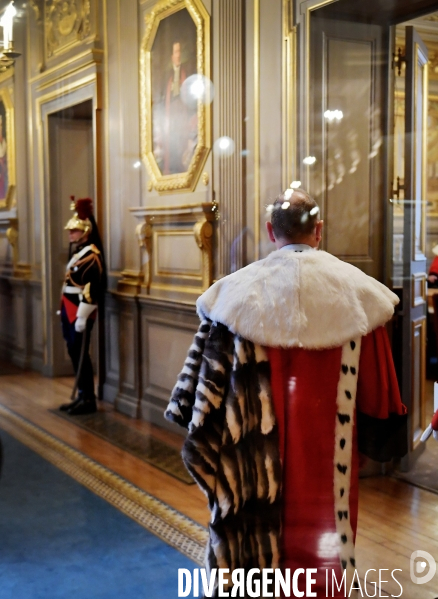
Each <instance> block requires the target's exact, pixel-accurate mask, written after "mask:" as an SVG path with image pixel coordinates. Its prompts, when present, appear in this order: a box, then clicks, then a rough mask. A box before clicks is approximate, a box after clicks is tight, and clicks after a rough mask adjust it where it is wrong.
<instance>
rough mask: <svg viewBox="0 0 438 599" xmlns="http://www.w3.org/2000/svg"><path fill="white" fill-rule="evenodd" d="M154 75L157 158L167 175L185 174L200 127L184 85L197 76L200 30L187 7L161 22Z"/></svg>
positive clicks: (154, 51)
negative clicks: (197, 40)
mask: <svg viewBox="0 0 438 599" xmlns="http://www.w3.org/2000/svg"><path fill="white" fill-rule="evenodd" d="M151 72H152V81H151V84H152V137H153V139H152V148H153V154H154V158H155V160H156V162H157V165H158V167H159V169H160V171H161V173H162V174H163V175H174V174H177V173H184V172H185V171H187V170H188V167H189V165H190V161H191V159H192V156H193V152H194V150H195V148H196V143H197V125H198V124H197V106H196V102H193V100H192V101H190V98H188V97H187V93H186V94H185V93H184V91H185V90H184V83H185V82H186V81H187V80H188V79H189V77H191V76H193V75H195V74H196V27H195V24H194V22H193V19H192V18H191V16H190V14H189V12H188V10H187V9H186V8H184V9H182V10H179V11H178V12H176V13H174V14H172V15H170V16H169V17H167V18H165V19H163V20H162V21H160V24H159V26H158V30H157V33H156V36H155V39H154V43H153V45H152V51H151ZM186 87H187V84H186Z"/></svg>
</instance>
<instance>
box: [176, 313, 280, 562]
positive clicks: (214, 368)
mask: <svg viewBox="0 0 438 599" xmlns="http://www.w3.org/2000/svg"><path fill="white" fill-rule="evenodd" d="M269 376H270V370H269V362H268V360H267V355H266V352H265V350H264V349H263V348H262V347H261V346H257V345H254V344H253V343H251V342H249V341H246V340H245V339H243V338H242V337H239V336H238V335H234V334H232V333H230V332H229V330H228V329H227V328H226V327H225V326H224V325H221V324H211V322H210V321H207V320H204V321H203V322H202V323H201V325H200V327H199V330H198V332H197V334H196V336H195V338H194V341H193V344H192V345H191V347H190V350H189V354H188V357H187V360H186V362H185V365H184V368H183V370H182V372H181V374H180V375H179V377H178V381H177V383H176V385H175V388H174V389H173V392H172V396H171V400H170V403H169V406H168V409H167V411H166V413H165V416H166V418H167V419H168V420H171V421H173V422H176V423H178V424H180V425H181V426H184V427H186V428H188V430H189V434H188V436H187V439H186V441H185V443H184V447H183V451H182V457H183V460H184V463H185V465H186V467H187V469H188V470H189V472H190V473H191V474H192V476H193V478H194V479H195V480H196V481H197V483H198V484H199V486H200V487H201V489H202V490H203V491H204V492H205V494H206V495H207V497H208V502H209V508H210V512H211V521H210V539H209V545H208V548H207V556H206V557H207V566H208V567H210V568H213V567H217V568H230V569H235V568H239V567H240V568H242V567H246V568H250V567H258V568H261V567H271V568H276V567H278V564H279V539H280V525H281V510H280V496H281V475H282V472H281V464H280V454H279V444H278V430H277V426H276V423H275V416H274V412H273V407H272V401H271V396H270V383H269Z"/></svg>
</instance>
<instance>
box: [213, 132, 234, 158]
mask: <svg viewBox="0 0 438 599" xmlns="http://www.w3.org/2000/svg"><path fill="white" fill-rule="evenodd" d="M234 147H235V144H234V141H233V140H232V139H231V137H228V136H226V135H224V136H223V137H219V138H218V139H217V140H216V141H215V142H214V144H213V151H214V152H215V153H216V154H220V155H221V156H231V155H232V154H234Z"/></svg>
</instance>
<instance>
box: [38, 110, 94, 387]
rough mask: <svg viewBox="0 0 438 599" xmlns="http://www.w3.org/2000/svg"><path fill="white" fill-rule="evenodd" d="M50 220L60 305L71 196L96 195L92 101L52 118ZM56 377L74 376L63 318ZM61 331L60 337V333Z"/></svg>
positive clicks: (56, 339)
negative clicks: (63, 334)
mask: <svg viewBox="0 0 438 599" xmlns="http://www.w3.org/2000/svg"><path fill="white" fill-rule="evenodd" d="M48 147H49V191H50V204H49V218H50V226H49V231H50V247H51V267H52V268H51V272H52V278H51V294H52V305H53V306H58V305H59V301H60V293H61V288H62V284H63V282H64V273H65V266H66V264H67V262H68V259H69V258H68V256H69V243H68V236H67V234H66V231H65V230H64V227H65V224H66V223H67V221H68V220H69V219H70V218H71V216H72V212H71V203H72V202H71V196H74V197H75V198H84V197H91V198H93V196H94V175H95V173H94V151H93V106H92V100H87V101H85V102H81V103H80V104H75V105H74V106H70V107H68V108H64V109H63V110H59V111H57V112H53V113H51V114H50V115H49V116H48ZM52 317H53V319H54V322H53V330H54V332H55V334H54V336H53V348H54V351H53V376H64V375H72V374H73V368H72V365H71V360H70V358H69V356H68V353H67V348H66V344H65V342H64V339H63V338H62V334H61V327H60V323H59V316H58V315H56V314H54V315H53V316H52ZM56 332H58V334H56ZM94 336H95V333H93V335H92V341H91V351H90V353H91V356H92V359H93V362H94V364H93V366H94V367H95V364H96V362H97V343H96V342H95V340H94Z"/></svg>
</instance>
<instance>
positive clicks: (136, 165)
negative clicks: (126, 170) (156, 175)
mask: <svg viewBox="0 0 438 599" xmlns="http://www.w3.org/2000/svg"><path fill="white" fill-rule="evenodd" d="M132 166H133V167H134V168H140V167H141V162H140V160H137V161H136V162H134V164H133V165H132Z"/></svg>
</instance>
